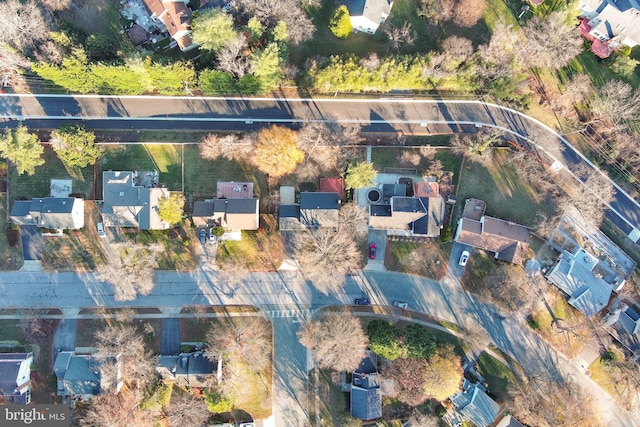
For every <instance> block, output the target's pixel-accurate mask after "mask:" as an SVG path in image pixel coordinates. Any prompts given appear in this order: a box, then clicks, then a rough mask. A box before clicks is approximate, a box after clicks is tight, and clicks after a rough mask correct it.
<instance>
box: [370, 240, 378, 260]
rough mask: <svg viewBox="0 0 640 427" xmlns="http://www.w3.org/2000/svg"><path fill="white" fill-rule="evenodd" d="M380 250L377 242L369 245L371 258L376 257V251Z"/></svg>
mask: <svg viewBox="0 0 640 427" xmlns="http://www.w3.org/2000/svg"><path fill="white" fill-rule="evenodd" d="M377 251H378V246H376V244H375V243H371V244H370V245H369V259H376V252H377Z"/></svg>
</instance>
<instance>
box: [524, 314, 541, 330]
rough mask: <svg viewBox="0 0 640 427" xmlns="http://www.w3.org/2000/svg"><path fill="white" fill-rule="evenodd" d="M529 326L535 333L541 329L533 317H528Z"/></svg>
mask: <svg viewBox="0 0 640 427" xmlns="http://www.w3.org/2000/svg"><path fill="white" fill-rule="evenodd" d="M527 325H529V327H530V328H531V329H533V330H534V331H537V330H538V329H540V324H538V321H537V320H536V319H535V317H533V316H527Z"/></svg>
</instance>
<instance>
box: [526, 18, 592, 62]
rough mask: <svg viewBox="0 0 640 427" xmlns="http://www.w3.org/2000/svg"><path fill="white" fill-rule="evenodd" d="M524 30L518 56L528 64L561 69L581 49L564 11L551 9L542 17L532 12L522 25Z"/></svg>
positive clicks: (579, 41) (578, 39)
mask: <svg viewBox="0 0 640 427" xmlns="http://www.w3.org/2000/svg"><path fill="white" fill-rule="evenodd" d="M524 32H525V36H526V37H525V41H524V42H523V43H521V44H520V45H519V47H520V52H519V57H520V59H521V60H522V61H523V62H524V63H526V64H528V65H529V66H530V67H537V68H547V69H554V70H555V69H558V68H562V67H565V66H566V65H568V64H569V62H570V61H571V60H572V59H573V58H575V57H576V56H577V55H578V54H579V53H580V52H582V37H581V36H580V34H579V33H578V32H577V31H576V29H575V26H574V25H570V24H569V22H568V21H567V18H566V15H565V13H564V12H561V11H556V12H552V13H550V14H549V15H547V16H546V17H542V16H538V15H535V16H534V17H533V18H531V19H530V20H529V21H528V22H527V24H526V25H525V26H524Z"/></svg>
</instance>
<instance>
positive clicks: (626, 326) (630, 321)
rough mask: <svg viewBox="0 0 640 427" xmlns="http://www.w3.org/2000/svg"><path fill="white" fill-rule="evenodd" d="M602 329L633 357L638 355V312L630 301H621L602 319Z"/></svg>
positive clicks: (639, 327)
mask: <svg viewBox="0 0 640 427" xmlns="http://www.w3.org/2000/svg"><path fill="white" fill-rule="evenodd" d="M604 327H605V329H606V330H607V332H609V333H610V334H611V336H613V337H614V338H615V339H616V340H617V341H618V342H619V343H620V344H622V345H623V346H624V347H625V348H626V349H627V350H629V351H630V352H632V353H633V354H634V355H640V310H639V309H638V305H637V304H635V303H634V302H632V301H621V302H619V303H618V304H617V305H616V306H615V309H613V310H612V311H611V313H609V315H608V316H607V317H606V318H605V319H604Z"/></svg>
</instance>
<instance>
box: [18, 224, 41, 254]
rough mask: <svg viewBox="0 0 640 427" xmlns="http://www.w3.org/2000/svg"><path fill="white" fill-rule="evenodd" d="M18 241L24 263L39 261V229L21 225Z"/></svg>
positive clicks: (33, 226)
mask: <svg viewBox="0 0 640 427" xmlns="http://www.w3.org/2000/svg"><path fill="white" fill-rule="evenodd" d="M20 239H21V240H22V251H23V253H24V260H25V261H35V260H39V259H40V239H42V236H41V235H40V228H38V226H35V225H23V226H21V227H20Z"/></svg>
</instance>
